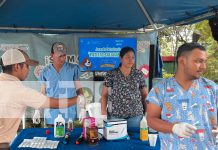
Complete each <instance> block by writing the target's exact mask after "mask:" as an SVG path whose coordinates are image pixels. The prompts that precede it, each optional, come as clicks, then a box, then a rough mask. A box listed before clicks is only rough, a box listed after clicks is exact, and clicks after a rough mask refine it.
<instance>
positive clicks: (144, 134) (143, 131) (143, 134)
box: [140, 116, 148, 141]
mask: <svg viewBox="0 0 218 150" xmlns="http://www.w3.org/2000/svg"><path fill="white" fill-rule="evenodd" d="M140 140H142V141H148V125H147V120H146V118H145V117H144V116H143V118H142V120H141V122H140Z"/></svg>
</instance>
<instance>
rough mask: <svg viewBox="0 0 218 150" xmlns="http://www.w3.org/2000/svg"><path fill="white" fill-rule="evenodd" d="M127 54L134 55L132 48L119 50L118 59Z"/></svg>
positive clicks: (127, 47)
mask: <svg viewBox="0 0 218 150" xmlns="http://www.w3.org/2000/svg"><path fill="white" fill-rule="evenodd" d="M128 52H133V53H134V54H135V52H134V49H133V48H132V47H129V46H126V47H123V48H122V49H121V50H120V57H121V58H123V56H124V55H125V54H126V53H128Z"/></svg>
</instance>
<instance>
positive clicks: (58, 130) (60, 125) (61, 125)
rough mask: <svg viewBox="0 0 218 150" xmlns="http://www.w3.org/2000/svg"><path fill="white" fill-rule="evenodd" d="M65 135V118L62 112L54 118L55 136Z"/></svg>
mask: <svg viewBox="0 0 218 150" xmlns="http://www.w3.org/2000/svg"><path fill="white" fill-rule="evenodd" d="M64 135H65V120H64V118H63V117H62V115H61V114H58V117H57V118H55V120H54V137H56V138H59V137H64Z"/></svg>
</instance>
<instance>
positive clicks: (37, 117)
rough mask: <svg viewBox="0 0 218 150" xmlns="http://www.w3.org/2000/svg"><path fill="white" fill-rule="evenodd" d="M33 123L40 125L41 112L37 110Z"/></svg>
mask: <svg viewBox="0 0 218 150" xmlns="http://www.w3.org/2000/svg"><path fill="white" fill-rule="evenodd" d="M32 121H33V123H34V124H40V111H39V110H35V113H34V115H33V118H32Z"/></svg>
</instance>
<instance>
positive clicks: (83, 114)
mask: <svg viewBox="0 0 218 150" xmlns="http://www.w3.org/2000/svg"><path fill="white" fill-rule="evenodd" d="M85 117H86V109H84V108H82V109H80V112H79V121H80V122H82V121H83V118H85Z"/></svg>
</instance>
